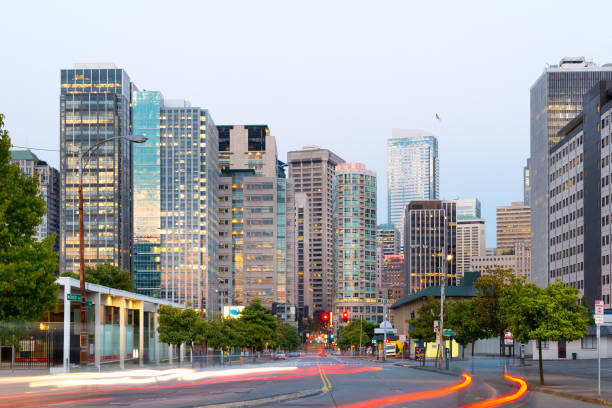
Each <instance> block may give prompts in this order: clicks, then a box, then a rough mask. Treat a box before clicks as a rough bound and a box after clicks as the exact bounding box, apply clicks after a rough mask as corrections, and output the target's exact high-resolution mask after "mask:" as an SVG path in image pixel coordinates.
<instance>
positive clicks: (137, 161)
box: [133, 91, 163, 297]
mask: <svg viewBox="0 0 612 408" xmlns="http://www.w3.org/2000/svg"><path fill="white" fill-rule="evenodd" d="M133 98H134V99H133V118H134V119H133V121H134V125H133V129H134V134H135V135H138V136H145V137H147V139H148V140H147V141H146V142H145V143H139V144H136V145H135V146H134V150H133V152H134V192H133V194H134V257H133V262H134V265H133V271H134V279H135V283H136V288H137V291H138V293H141V294H143V295H147V296H154V297H159V296H160V292H161V275H160V273H161V271H160V205H161V200H160V191H161V185H160V163H161V161H160V151H159V149H160V137H159V133H160V126H159V125H160V112H161V106H162V103H163V98H162V95H161V93H160V92H156V91H143V92H134V95H133Z"/></svg>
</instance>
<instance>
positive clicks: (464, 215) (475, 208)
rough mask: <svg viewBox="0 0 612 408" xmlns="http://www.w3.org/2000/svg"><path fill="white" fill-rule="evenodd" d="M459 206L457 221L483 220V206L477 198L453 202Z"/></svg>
mask: <svg viewBox="0 0 612 408" xmlns="http://www.w3.org/2000/svg"><path fill="white" fill-rule="evenodd" d="M453 201H454V202H455V204H456V205H457V219H458V220H461V219H464V220H465V219H479V218H481V215H480V214H481V205H480V201H479V200H478V199H477V198H458V199H456V200H453Z"/></svg>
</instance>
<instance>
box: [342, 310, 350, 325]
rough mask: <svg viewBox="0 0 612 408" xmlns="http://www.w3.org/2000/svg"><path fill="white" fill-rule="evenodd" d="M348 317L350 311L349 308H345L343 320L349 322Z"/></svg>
mask: <svg viewBox="0 0 612 408" xmlns="http://www.w3.org/2000/svg"><path fill="white" fill-rule="evenodd" d="M348 319H349V312H348V310H345V311H344V312H342V321H343V322H348Z"/></svg>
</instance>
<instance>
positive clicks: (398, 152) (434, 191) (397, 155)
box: [387, 129, 440, 242]
mask: <svg viewBox="0 0 612 408" xmlns="http://www.w3.org/2000/svg"><path fill="white" fill-rule="evenodd" d="M439 195H440V170H439V161H438V139H437V138H436V137H435V136H433V135H432V134H431V133H429V132H426V131H423V130H410V129H393V134H392V137H391V139H388V140H387V206H388V207H387V211H388V223H390V224H393V225H395V227H396V228H397V229H398V230H399V231H400V234H401V235H402V242H403V228H404V227H403V219H404V218H403V217H404V209H405V207H406V205H408V203H409V202H410V201H412V200H437V199H438V198H439Z"/></svg>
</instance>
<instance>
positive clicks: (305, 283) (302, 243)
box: [293, 193, 313, 319]
mask: <svg viewBox="0 0 612 408" xmlns="http://www.w3.org/2000/svg"><path fill="white" fill-rule="evenodd" d="M293 214H294V225H295V230H294V234H293V236H294V248H295V257H294V264H295V266H294V270H295V276H296V277H295V279H296V285H297V293H296V306H297V308H298V319H299V318H305V317H312V312H313V302H312V280H311V277H310V258H309V255H310V222H311V220H310V203H309V198H308V194H306V193H295V197H294V211H293Z"/></svg>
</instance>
